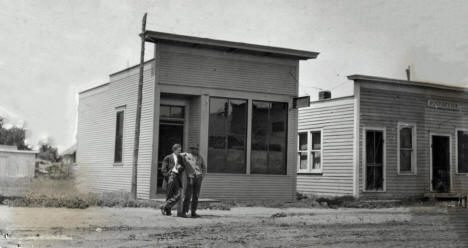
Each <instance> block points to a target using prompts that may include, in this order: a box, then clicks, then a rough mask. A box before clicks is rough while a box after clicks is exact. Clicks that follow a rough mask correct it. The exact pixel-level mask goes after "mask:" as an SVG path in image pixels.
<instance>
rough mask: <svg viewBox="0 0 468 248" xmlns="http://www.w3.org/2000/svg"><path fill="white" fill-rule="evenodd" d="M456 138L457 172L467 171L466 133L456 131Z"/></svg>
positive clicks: (467, 135) (467, 150)
mask: <svg viewBox="0 0 468 248" xmlns="http://www.w3.org/2000/svg"><path fill="white" fill-rule="evenodd" d="M457 136H458V137H457V138H458V172H459V173H468V133H467V132H464V131H458V132H457Z"/></svg>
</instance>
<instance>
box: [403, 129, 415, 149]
mask: <svg viewBox="0 0 468 248" xmlns="http://www.w3.org/2000/svg"><path fill="white" fill-rule="evenodd" d="M412 136H413V128H411V127H404V128H401V129H400V148H412V147H413V144H412V143H413V139H412Z"/></svg>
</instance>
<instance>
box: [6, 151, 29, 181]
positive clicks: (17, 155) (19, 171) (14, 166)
mask: <svg viewBox="0 0 468 248" xmlns="http://www.w3.org/2000/svg"><path fill="white" fill-rule="evenodd" d="M35 161H36V154H35V153H34V152H31V151H17V150H12V151H11V150H0V178H7V177H9V178H33V177H34V171H35Z"/></svg>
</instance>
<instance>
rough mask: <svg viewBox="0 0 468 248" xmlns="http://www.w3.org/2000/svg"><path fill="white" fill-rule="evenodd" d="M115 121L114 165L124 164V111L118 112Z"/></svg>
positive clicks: (119, 110)
mask: <svg viewBox="0 0 468 248" xmlns="http://www.w3.org/2000/svg"><path fill="white" fill-rule="evenodd" d="M115 120H116V121H115V147H114V163H122V148H123V126H124V110H122V109H118V110H117V112H116V118H115Z"/></svg>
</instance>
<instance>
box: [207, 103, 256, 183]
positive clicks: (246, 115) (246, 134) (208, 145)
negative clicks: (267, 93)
mask: <svg viewBox="0 0 468 248" xmlns="http://www.w3.org/2000/svg"><path fill="white" fill-rule="evenodd" d="M211 99H226V100H227V101H228V104H230V102H231V100H238V101H245V103H246V108H247V109H246V113H245V117H246V118H245V136H244V139H245V140H244V157H245V164H244V170H243V171H242V172H226V171H222V172H220V171H211V172H210V166H208V167H207V168H208V173H211V174H227V175H229V174H237V175H246V174H248V171H247V170H248V168H247V160H248V158H247V150H248V147H247V143H248V138H249V130H248V125H249V99H246V98H237V97H228V96H209V98H208V143H207V154H206V155H207V156H206V162H207V163H208V161H209V158H208V156H209V150H210V131H209V125H210V119H209V118H210V117H209V116H210V114H211ZM230 134H231V133H230V132H226V133H225V135H226V136H225V148H224V150H225V151H227V150H228V149H229V148H228V147H229V136H230ZM225 160H226V158H225ZM225 162H226V161H225ZM212 168H213V167H212Z"/></svg>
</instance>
